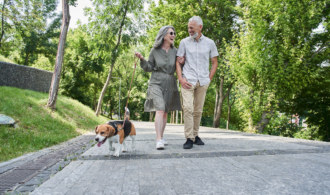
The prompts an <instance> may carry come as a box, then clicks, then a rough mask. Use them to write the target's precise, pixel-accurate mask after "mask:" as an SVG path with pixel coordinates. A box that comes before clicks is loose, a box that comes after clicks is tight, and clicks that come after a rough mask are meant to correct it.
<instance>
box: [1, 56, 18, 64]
mask: <svg viewBox="0 0 330 195" xmlns="http://www.w3.org/2000/svg"><path fill="white" fill-rule="evenodd" d="M0 61H3V62H10V63H13V64H16V63H15V62H13V61H11V60H10V59H7V58H5V57H4V56H3V55H0Z"/></svg>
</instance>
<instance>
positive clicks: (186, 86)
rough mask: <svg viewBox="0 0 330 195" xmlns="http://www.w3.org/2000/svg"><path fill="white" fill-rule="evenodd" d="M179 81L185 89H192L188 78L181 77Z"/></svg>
mask: <svg viewBox="0 0 330 195" xmlns="http://www.w3.org/2000/svg"><path fill="white" fill-rule="evenodd" d="M179 82H180V84H181V86H182V87H183V88H184V89H190V88H191V84H190V83H188V81H187V79H186V78H182V79H179Z"/></svg>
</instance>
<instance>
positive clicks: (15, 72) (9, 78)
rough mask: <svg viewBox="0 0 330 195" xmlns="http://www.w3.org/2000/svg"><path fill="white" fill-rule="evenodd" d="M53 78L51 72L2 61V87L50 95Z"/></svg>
mask: <svg viewBox="0 0 330 195" xmlns="http://www.w3.org/2000/svg"><path fill="white" fill-rule="evenodd" d="M52 76H53V73H52V72H49V71H45V70H40V69H37V68H32V67H28V66H22V65H17V64H12V63H8V62H2V61H0V86H9V87H17V88H21V89H29V90H33V91H39V92H47V93H48V91H49V88H50V84H51V81H52Z"/></svg>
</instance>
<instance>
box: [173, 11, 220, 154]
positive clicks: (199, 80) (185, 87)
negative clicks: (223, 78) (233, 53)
mask: <svg viewBox="0 0 330 195" xmlns="http://www.w3.org/2000/svg"><path fill="white" fill-rule="evenodd" d="M202 28H203V21H202V19H201V18H200V17H199V16H194V17H192V18H190V19H189V23H188V32H189V34H190V37H187V38H185V39H183V40H181V42H180V46H179V50H178V52H177V54H176V55H177V56H178V58H177V59H178V60H177V62H176V72H177V75H178V78H179V82H180V84H181V86H182V87H181V93H182V98H183V111H184V131H185V137H186V139H187V141H186V143H185V144H183V148H184V149H190V148H192V147H193V144H197V145H204V142H203V141H202V140H201V138H200V137H199V136H198V131H199V125H200V121H201V118H202V112H203V106H204V101H205V96H206V91H207V88H208V86H209V85H210V82H211V80H212V77H213V75H214V74H215V71H216V70H217V66H218V60H217V56H218V55H219V54H218V51H217V48H216V46H215V43H214V41H213V40H211V39H209V38H207V37H205V36H204V35H203V34H202ZM184 59H185V64H184V66H183V68H182V67H181V65H180V62H182V61H183V60H184ZM210 59H211V62H212V68H211V71H209V62H210Z"/></svg>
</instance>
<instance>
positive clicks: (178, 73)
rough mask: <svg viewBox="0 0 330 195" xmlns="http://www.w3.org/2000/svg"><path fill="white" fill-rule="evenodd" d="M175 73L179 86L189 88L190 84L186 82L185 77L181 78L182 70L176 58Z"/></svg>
mask: <svg viewBox="0 0 330 195" xmlns="http://www.w3.org/2000/svg"><path fill="white" fill-rule="evenodd" d="M175 65H176V74H177V75H178V79H179V82H180V84H181V86H182V87H183V88H184V89H190V88H191V84H190V83H188V82H187V79H186V78H182V70H181V64H180V62H179V60H178V58H177V60H176V63H175Z"/></svg>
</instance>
